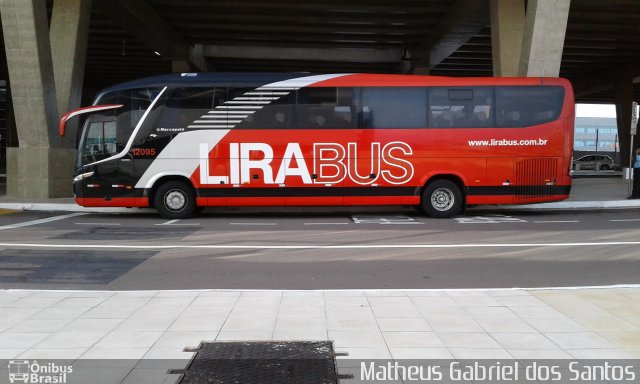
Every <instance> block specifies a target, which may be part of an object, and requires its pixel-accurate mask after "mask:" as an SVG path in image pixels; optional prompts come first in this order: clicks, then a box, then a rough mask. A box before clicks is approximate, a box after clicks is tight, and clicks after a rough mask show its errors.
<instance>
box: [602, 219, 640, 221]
mask: <svg viewBox="0 0 640 384" xmlns="http://www.w3.org/2000/svg"><path fill="white" fill-rule="evenodd" d="M609 221H640V219H619V220H609Z"/></svg>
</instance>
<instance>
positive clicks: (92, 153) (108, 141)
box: [82, 120, 117, 164]
mask: <svg viewBox="0 0 640 384" xmlns="http://www.w3.org/2000/svg"><path fill="white" fill-rule="evenodd" d="M82 153H83V159H82V163H83V164H89V163H93V162H95V161H99V160H102V159H106V158H108V157H111V156H113V155H115V154H116V153H117V148H116V122H115V121H113V120H111V121H90V122H89V127H88V129H87V133H86V136H85V139H84V147H83V151H82Z"/></svg>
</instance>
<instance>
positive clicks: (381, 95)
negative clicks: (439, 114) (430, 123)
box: [361, 87, 427, 128]
mask: <svg viewBox="0 0 640 384" xmlns="http://www.w3.org/2000/svg"><path fill="white" fill-rule="evenodd" d="M426 105H427V90H426V88H423V87H363V88H362V109H361V111H362V122H361V127H362V128H425V127H426V126H427V112H426Z"/></svg>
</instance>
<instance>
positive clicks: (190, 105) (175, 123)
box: [152, 88, 226, 136]
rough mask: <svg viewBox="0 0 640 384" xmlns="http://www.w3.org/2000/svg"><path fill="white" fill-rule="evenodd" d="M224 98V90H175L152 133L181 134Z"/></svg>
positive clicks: (160, 134)
mask: <svg viewBox="0 0 640 384" xmlns="http://www.w3.org/2000/svg"><path fill="white" fill-rule="evenodd" d="M225 98H226V89H223V90H218V89H213V88H176V89H175V90H173V92H172V93H171V94H170V95H169V97H167V99H166V101H165V103H164V106H163V108H162V112H161V113H160V115H159V116H158V119H157V120H156V123H155V124H154V126H155V132H152V133H153V134H155V135H158V136H166V135H172V134H175V133H178V132H181V131H183V130H184V129H185V128H186V127H187V126H188V125H189V124H191V123H192V122H194V121H195V120H198V119H199V118H200V117H201V116H202V115H205V114H207V113H208V112H209V111H210V110H212V109H213V108H214V107H215V106H216V102H218V103H221V102H224V99H225Z"/></svg>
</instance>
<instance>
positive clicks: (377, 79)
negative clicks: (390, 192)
mask: <svg viewBox="0 0 640 384" xmlns="http://www.w3.org/2000/svg"><path fill="white" fill-rule="evenodd" d="M313 75H316V74H312V73H309V72H289V73H273V72H194V73H170V74H166V75H159V76H152V77H145V78H142V79H137V80H132V81H128V82H125V83H121V84H117V85H114V86H112V87H109V88H106V89H103V90H102V91H101V92H100V93H99V95H101V94H104V93H107V92H113V91H120V90H126V89H135V88H153V87H156V88H159V87H165V86H169V87H184V86H190V87H210V86H216V87H245V88H251V87H254V88H257V87H261V86H264V85H267V84H272V83H277V82H283V81H286V80H291V79H297V78H304V77H310V76H313ZM328 76H329V77H327V79H325V80H320V79H318V80H319V81H318V82H316V83H314V84H313V85H314V86H320V87H336V86H338V87H340V86H342V87H353V86H363V85H364V86H371V85H375V86H490V85H516V86H518V85H542V84H546V85H562V86H564V87H565V88H567V87H568V88H570V83H569V82H568V81H567V80H565V79H560V78H541V77H444V76H422V75H403V74H365V73H357V74H342V75H336V76H330V75H328Z"/></svg>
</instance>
